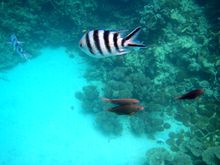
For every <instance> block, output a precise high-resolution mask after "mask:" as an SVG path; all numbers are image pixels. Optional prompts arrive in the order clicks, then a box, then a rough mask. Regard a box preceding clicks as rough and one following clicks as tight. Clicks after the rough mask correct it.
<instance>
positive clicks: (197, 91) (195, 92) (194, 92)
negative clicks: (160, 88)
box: [176, 89, 204, 100]
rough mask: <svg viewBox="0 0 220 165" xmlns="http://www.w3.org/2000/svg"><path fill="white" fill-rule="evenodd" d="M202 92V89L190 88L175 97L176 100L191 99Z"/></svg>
mask: <svg viewBox="0 0 220 165" xmlns="http://www.w3.org/2000/svg"><path fill="white" fill-rule="evenodd" d="M203 93H204V90H203V89H195V90H192V91H190V92H188V93H185V94H183V95H182V96H179V97H176V99H178V100H185V99H186V100H192V99H195V98H196V97H198V96H200V95H202V94H203Z"/></svg>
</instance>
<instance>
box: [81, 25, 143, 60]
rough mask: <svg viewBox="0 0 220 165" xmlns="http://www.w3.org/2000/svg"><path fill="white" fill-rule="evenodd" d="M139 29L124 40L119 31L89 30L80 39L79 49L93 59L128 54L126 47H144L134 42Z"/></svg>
mask: <svg viewBox="0 0 220 165" xmlns="http://www.w3.org/2000/svg"><path fill="white" fill-rule="evenodd" d="M140 29H141V28H140V27H138V28H136V29H134V30H133V31H132V32H131V33H130V34H128V35H127V36H126V37H124V38H123V37H122V34H121V32H119V31H109V30H91V31H89V32H87V33H85V34H84V35H83V37H82V38H81V40H80V48H81V49H82V51H83V52H85V53H86V54H87V55H89V56H92V57H95V58H104V57H109V56H115V55H123V54H126V53H128V52H129V50H128V47H145V46H144V45H143V44H140V43H136V42H135V41H134V39H135V38H136V36H137V34H138V33H139V31H140Z"/></svg>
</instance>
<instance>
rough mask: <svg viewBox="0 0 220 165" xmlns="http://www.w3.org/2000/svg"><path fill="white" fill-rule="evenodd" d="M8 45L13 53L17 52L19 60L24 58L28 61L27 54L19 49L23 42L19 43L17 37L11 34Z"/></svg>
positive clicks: (28, 56)
mask: <svg viewBox="0 0 220 165" xmlns="http://www.w3.org/2000/svg"><path fill="white" fill-rule="evenodd" d="M8 43H10V44H11V45H12V46H13V49H14V51H16V52H17V54H18V55H19V56H20V57H21V58H24V59H25V60H28V59H29V58H30V57H31V55H30V54H29V53H27V52H25V51H24V50H23V48H22V47H21V45H22V44H23V42H21V41H18V39H17V37H16V35H15V34H12V35H11V36H10V41H9V42H8Z"/></svg>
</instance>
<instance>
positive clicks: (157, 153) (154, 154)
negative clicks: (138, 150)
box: [146, 148, 173, 165]
mask: <svg viewBox="0 0 220 165" xmlns="http://www.w3.org/2000/svg"><path fill="white" fill-rule="evenodd" d="M146 156H147V159H148V164H149V165H162V164H163V165H170V164H171V162H172V160H173V156H172V155H171V154H170V152H169V151H167V150H166V149H164V148H152V149H150V150H149V151H148V152H147V154H146Z"/></svg>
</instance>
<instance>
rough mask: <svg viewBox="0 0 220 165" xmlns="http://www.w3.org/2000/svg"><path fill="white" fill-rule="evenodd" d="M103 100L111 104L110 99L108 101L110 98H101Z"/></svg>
mask: <svg viewBox="0 0 220 165" xmlns="http://www.w3.org/2000/svg"><path fill="white" fill-rule="evenodd" d="M101 100H102V101H105V102H109V100H110V99H108V98H106V97H101Z"/></svg>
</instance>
